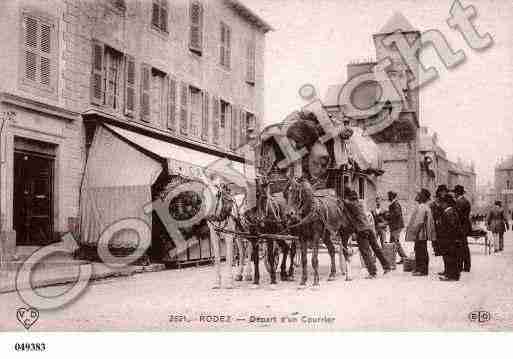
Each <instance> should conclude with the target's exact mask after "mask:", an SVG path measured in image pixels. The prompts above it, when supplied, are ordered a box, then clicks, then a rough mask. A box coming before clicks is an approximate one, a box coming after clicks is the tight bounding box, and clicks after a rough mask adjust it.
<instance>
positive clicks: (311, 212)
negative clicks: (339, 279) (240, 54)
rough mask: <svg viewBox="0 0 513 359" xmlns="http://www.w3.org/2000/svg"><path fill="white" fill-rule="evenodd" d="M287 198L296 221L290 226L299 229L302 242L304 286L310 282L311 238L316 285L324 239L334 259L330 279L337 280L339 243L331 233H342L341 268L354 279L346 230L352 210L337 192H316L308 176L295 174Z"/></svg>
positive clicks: (347, 276)
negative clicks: (349, 211)
mask: <svg viewBox="0 0 513 359" xmlns="http://www.w3.org/2000/svg"><path fill="white" fill-rule="evenodd" d="M284 193H285V198H286V202H287V207H288V208H289V211H290V212H289V216H290V218H292V219H293V221H294V222H293V224H292V225H290V226H289V228H292V227H295V228H297V229H299V231H298V232H299V233H300V246H301V264H302V276H301V281H300V286H306V281H307V277H308V270H307V249H308V241H309V240H310V241H312V244H313V254H312V267H313V270H314V280H313V285H314V286H318V285H319V259H318V256H319V240H320V239H322V240H323V242H324V243H325V244H326V247H327V248H328V252H329V255H330V259H331V271H330V275H329V277H328V280H334V279H335V275H336V265H335V247H334V245H333V242H332V240H331V236H335V235H337V234H338V235H339V236H340V239H341V242H340V251H339V259H340V268H341V271H342V273H343V274H344V273H345V275H346V280H351V271H350V268H351V251H350V250H349V247H348V238H349V237H348V236H347V235H344V230H345V229H347V228H349V227H350V221H349V218H348V214H347V213H346V210H345V209H344V205H343V203H342V202H341V201H340V200H339V199H338V198H337V197H335V196H331V195H316V194H315V193H314V190H313V189H312V186H311V185H310V183H309V182H308V181H307V180H306V179H305V178H298V179H296V178H291V179H290V180H289V183H288V184H287V187H286V189H285V192H284Z"/></svg>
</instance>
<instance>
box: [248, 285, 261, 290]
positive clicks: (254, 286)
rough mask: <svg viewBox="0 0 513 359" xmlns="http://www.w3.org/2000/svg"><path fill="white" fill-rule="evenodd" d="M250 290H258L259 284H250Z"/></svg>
mask: <svg viewBox="0 0 513 359" xmlns="http://www.w3.org/2000/svg"><path fill="white" fill-rule="evenodd" d="M250 288H251V289H259V288H260V284H251V286H250Z"/></svg>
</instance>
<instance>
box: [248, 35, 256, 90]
mask: <svg viewBox="0 0 513 359" xmlns="http://www.w3.org/2000/svg"><path fill="white" fill-rule="evenodd" d="M255 52H256V50H255V40H254V39H252V40H249V41H248V43H247V46H246V82H247V83H249V84H254V83H255V63H256V57H255V56H256V55H255Z"/></svg>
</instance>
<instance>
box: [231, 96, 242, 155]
mask: <svg viewBox="0 0 513 359" xmlns="http://www.w3.org/2000/svg"><path fill="white" fill-rule="evenodd" d="M239 112H240V111H239V108H238V107H237V106H233V107H232V121H231V122H232V123H231V136H230V148H231V149H232V150H235V149H236V148H237V137H238V136H237V135H238V131H237V129H238V127H239V126H238V125H239V123H238V122H239Z"/></svg>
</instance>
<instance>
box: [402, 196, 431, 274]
mask: <svg viewBox="0 0 513 359" xmlns="http://www.w3.org/2000/svg"><path fill="white" fill-rule="evenodd" d="M430 198H431V193H429V191H428V190H427V189H425V188H422V189H421V190H420V192H419V193H418V194H417V197H416V198H415V200H416V201H417V202H418V203H419V204H418V206H417V207H416V208H415V210H414V211H413V213H412V215H411V217H410V221H409V222H408V226H407V227H406V241H409V242H415V247H414V249H415V270H414V271H413V275H414V276H427V275H428V272H429V270H428V268H429V254H428V250H427V242H428V241H436V234H435V224H434V221H433V216H432V215H431V209H430V208H429V206H428V205H427V202H428V201H429V199H430Z"/></svg>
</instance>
